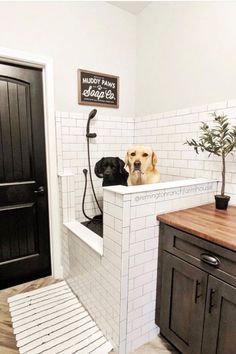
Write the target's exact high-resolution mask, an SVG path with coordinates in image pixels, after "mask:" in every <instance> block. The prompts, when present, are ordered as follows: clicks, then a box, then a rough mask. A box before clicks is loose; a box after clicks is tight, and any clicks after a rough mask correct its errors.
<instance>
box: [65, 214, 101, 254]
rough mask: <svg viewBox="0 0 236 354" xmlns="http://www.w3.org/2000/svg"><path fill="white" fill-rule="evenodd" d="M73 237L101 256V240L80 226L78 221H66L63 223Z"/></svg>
mask: <svg viewBox="0 0 236 354" xmlns="http://www.w3.org/2000/svg"><path fill="white" fill-rule="evenodd" d="M63 225H64V226H66V227H67V228H68V229H69V230H70V231H71V232H72V233H73V234H74V235H75V236H77V237H78V238H79V239H80V240H82V241H83V242H84V243H86V244H87V245H88V246H89V247H90V248H92V249H93V250H94V251H95V252H96V253H98V254H99V255H100V256H103V238H102V237H100V236H98V235H97V234H95V232H93V231H91V230H89V229H88V228H87V227H85V226H84V225H82V224H81V223H80V222H79V221H76V220H74V221H68V222H64V223H63Z"/></svg>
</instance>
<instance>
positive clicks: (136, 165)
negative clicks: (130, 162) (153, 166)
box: [134, 160, 141, 168]
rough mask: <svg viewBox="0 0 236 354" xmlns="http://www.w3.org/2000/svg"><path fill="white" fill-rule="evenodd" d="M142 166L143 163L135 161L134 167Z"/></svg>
mask: <svg viewBox="0 0 236 354" xmlns="http://www.w3.org/2000/svg"><path fill="white" fill-rule="evenodd" d="M140 166H141V161H139V160H135V161H134V167H136V168H138V167H140Z"/></svg>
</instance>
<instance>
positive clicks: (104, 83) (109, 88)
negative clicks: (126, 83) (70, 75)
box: [78, 69, 119, 108]
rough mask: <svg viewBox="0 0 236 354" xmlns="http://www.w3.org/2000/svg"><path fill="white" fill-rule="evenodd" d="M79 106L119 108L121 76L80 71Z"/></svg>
mask: <svg viewBox="0 0 236 354" xmlns="http://www.w3.org/2000/svg"><path fill="white" fill-rule="evenodd" d="M78 92H79V104H82V105H86V106H102V107H111V108H118V107H119V76H114V75H107V74H102V73H96V72H93V71H87V70H82V69H79V70H78Z"/></svg>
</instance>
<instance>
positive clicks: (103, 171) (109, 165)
mask: <svg viewBox="0 0 236 354" xmlns="http://www.w3.org/2000/svg"><path fill="white" fill-rule="evenodd" d="M124 166H125V163H124V161H122V160H121V159H120V158H119V157H103V158H102V159H101V160H99V161H98V162H97V163H96V165H95V168H94V172H95V174H96V176H97V177H99V178H103V182H102V186H103V187H106V186H116V185H118V184H121V185H123V186H127V179H128V176H129V173H128V172H127V171H126V170H125V168H124Z"/></svg>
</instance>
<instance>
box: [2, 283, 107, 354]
mask: <svg viewBox="0 0 236 354" xmlns="http://www.w3.org/2000/svg"><path fill="white" fill-rule="evenodd" d="M8 303H9V309H10V313H11V317H12V326H13V331H14V334H15V336H16V341H17V347H18V348H19V352H20V354H40V353H43V354H57V353H61V354H75V353H79V354H88V353H92V354H108V353H109V352H110V351H111V350H112V345H111V344H110V343H109V342H108V341H107V340H106V338H105V337H104V335H103V334H102V332H101V331H100V330H99V328H98V327H97V325H96V323H95V322H94V321H93V320H92V318H91V317H90V316H89V314H88V312H87V311H86V310H85V309H84V307H83V306H82V305H81V304H80V303H79V301H78V299H77V297H76V296H75V295H74V294H73V293H72V291H71V290H70V288H69V287H68V285H67V284H66V282H65V281H62V282H59V283H56V284H53V285H49V286H46V287H44V288H40V289H37V290H33V291H30V292H28V293H24V294H18V295H15V296H12V297H10V298H8Z"/></svg>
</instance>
